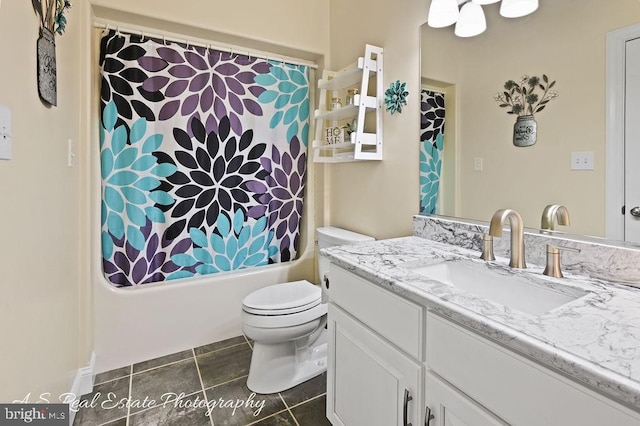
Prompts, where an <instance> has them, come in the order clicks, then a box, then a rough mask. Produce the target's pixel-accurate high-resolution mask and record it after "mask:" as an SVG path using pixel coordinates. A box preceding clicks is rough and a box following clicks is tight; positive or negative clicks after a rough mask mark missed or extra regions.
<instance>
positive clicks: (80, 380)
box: [69, 352, 96, 425]
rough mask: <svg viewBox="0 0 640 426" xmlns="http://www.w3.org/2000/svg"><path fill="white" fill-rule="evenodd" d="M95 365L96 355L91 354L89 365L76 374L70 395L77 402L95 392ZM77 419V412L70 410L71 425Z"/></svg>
mask: <svg viewBox="0 0 640 426" xmlns="http://www.w3.org/2000/svg"><path fill="white" fill-rule="evenodd" d="M95 365H96V353H95V352H91V359H90V360H89V365H87V366H86V367H82V368H79V369H78V371H77V372H76V377H75V378H74V379H73V385H72V386H71V392H70V393H71V395H73V396H74V399H75V401H78V400H79V399H80V397H81V396H82V395H86V394H88V393H91V392H93V381H94V371H95ZM72 404H73V403H72ZM75 417H76V412H75V411H74V410H69V425H73V420H74V419H75Z"/></svg>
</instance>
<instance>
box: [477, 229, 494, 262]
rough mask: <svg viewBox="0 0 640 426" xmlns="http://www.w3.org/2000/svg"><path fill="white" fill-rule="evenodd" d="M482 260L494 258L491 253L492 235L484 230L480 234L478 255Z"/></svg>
mask: <svg viewBox="0 0 640 426" xmlns="http://www.w3.org/2000/svg"><path fill="white" fill-rule="evenodd" d="M480 259H482V260H496V257H495V256H494V255H493V237H492V236H491V235H489V234H487V233H486V232H485V233H483V234H482V254H481V255H480Z"/></svg>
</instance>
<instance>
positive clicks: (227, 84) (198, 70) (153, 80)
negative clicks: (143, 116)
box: [138, 43, 269, 134]
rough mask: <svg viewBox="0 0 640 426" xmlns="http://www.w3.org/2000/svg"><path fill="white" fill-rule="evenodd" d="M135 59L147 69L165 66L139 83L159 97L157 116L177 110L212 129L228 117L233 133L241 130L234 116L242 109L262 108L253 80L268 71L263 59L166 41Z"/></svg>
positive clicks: (256, 110) (254, 112) (259, 111)
mask: <svg viewBox="0 0 640 426" xmlns="http://www.w3.org/2000/svg"><path fill="white" fill-rule="evenodd" d="M155 55H157V56H155ZM138 62H139V64H140V66H141V67H142V68H144V69H146V70H155V69H156V68H160V67H167V69H166V73H161V74H159V75H154V76H153V77H149V78H148V79H146V80H145V81H144V82H143V83H142V86H141V87H142V89H143V90H145V91H147V92H149V93H157V94H158V95H157V97H158V98H161V97H162V98H164V99H163V101H164V102H165V103H164V105H163V106H162V108H161V109H160V112H159V115H158V119H159V120H168V119H170V118H172V117H173V116H175V115H176V114H180V115H181V116H183V117H189V118H191V119H194V118H197V119H199V120H200V121H202V122H203V123H204V124H205V128H206V130H207V132H211V131H217V130H218V123H219V122H220V120H222V118H223V117H228V119H229V122H230V123H231V128H232V129H233V131H234V132H235V133H237V134H240V133H241V131H242V125H241V123H240V118H239V117H241V116H242V115H243V114H245V113H249V114H252V115H255V116H261V115H262V107H261V106H260V104H259V103H258V102H256V101H255V99H256V98H257V97H258V96H260V94H262V92H264V91H265V89H264V88H263V87H261V86H259V85H257V84H255V83H254V79H255V77H256V76H257V75H259V74H265V73H268V72H269V64H268V63H266V62H265V61H264V60H259V59H257V58H249V57H247V56H241V55H231V54H230V53H224V52H219V51H210V50H208V49H205V48H200V47H190V48H189V49H188V50H185V49H184V48H182V47H179V46H177V45H174V44H172V43H169V44H168V45H166V46H160V47H158V48H157V49H155V51H154V52H153V53H152V54H149V55H147V56H144V57H141V58H139V59H138Z"/></svg>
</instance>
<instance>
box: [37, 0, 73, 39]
mask: <svg viewBox="0 0 640 426" xmlns="http://www.w3.org/2000/svg"><path fill="white" fill-rule="evenodd" d="M31 4H32V5H33V9H34V10H35V11H36V13H37V14H38V16H39V17H40V27H41V28H45V29H47V30H48V31H50V32H51V33H52V34H55V33H57V34H60V35H62V33H64V30H65V28H66V27H67V18H66V17H65V16H64V14H65V13H66V11H67V10H68V9H69V8H70V7H71V2H70V1H69V0H31Z"/></svg>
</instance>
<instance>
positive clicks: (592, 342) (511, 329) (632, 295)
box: [321, 237, 640, 411]
mask: <svg viewBox="0 0 640 426" xmlns="http://www.w3.org/2000/svg"><path fill="white" fill-rule="evenodd" d="M321 253H322V255H324V256H327V257H328V258H329V259H330V260H331V261H332V262H333V263H335V264H337V265H339V266H341V267H343V268H344V269H346V270H349V271H351V272H353V273H355V274H357V275H359V276H361V277H363V278H365V279H367V280H368V281H371V282H373V283H375V284H377V285H379V286H381V287H383V288H386V289H389V290H391V291H393V292H395V293H397V294H399V295H401V296H403V297H405V298H407V299H410V300H413V301H415V302H417V303H419V304H421V305H424V306H427V307H428V308H429V309H431V310H433V311H436V312H438V313H440V314H441V315H444V316H446V317H448V318H450V319H452V320H453V321H455V322H457V323H459V324H462V325H464V326H465V327H467V328H469V329H472V330H474V331H476V332H478V333H479V334H481V335H483V336H485V337H488V338H490V339H491V340H493V341H496V342H498V343H500V344H502V345H503V346H505V347H508V348H510V349H513V350H514V351H516V352H518V353H520V354H524V355H526V356H528V357H530V358H532V359H534V360H536V361H538V362H540V363H541V364H543V365H546V366H548V367H550V368H552V369H554V370H556V371H559V372H561V373H563V374H565V375H568V376H570V377H572V378H573V379H574V380H576V381H577V382H579V383H583V384H585V385H587V386H589V387H591V388H593V389H596V390H598V391H599V392H601V393H603V394H605V395H608V396H610V397H612V398H614V399H616V400H618V401H619V402H622V403H624V404H625V405H628V406H630V407H632V408H634V409H635V410H637V411H640V290H638V289H635V288H632V287H627V286H624V285H618V284H612V283H608V282H605V281H602V280H597V279H592V278H588V277H584V276H575V275H569V274H566V273H565V277H564V278H560V279H555V278H550V277H546V276H544V275H542V270H543V268H542V267H539V266H536V265H528V268H527V269H526V270H518V269H513V268H510V267H509V266H508V263H509V261H508V259H505V258H497V259H496V261H494V262H484V261H481V260H479V259H478V253H477V252H475V251H471V250H468V249H464V248H461V247H458V246H454V245H450V244H445V243H439V242H435V241H431V240H428V239H425V238H420V237H403V238H395V239H389V240H380V241H375V242H370V243H362V244H356V245H348V246H340V247H332V248H328V249H323V250H322V252H321ZM456 257H457V258H460V257H463V258H465V259H467V260H465V261H469V259H471V261H473V262H478V263H479V265H480V266H481V267H483V268H489V269H493V270H494V271H496V272H498V273H500V274H503V275H504V274H509V275H515V276H519V277H521V278H523V279H527V280H534V281H536V283H537V284H540V283H541V282H542V283H543V284H544V285H548V286H550V287H555V288H557V289H565V290H566V291H567V292H568V293H571V292H579V293H580V294H582V292H586V293H587V294H586V295H585V296H583V297H580V298H578V299H576V300H573V301H571V302H569V303H567V304H564V305H562V306H560V307H558V308H555V309H552V310H550V311H548V312H545V313H543V314H541V315H531V314H528V313H525V312H521V311H518V310H515V309H510V308H508V307H505V306H503V305H500V304H498V303H495V302H492V301H490V300H487V299H484V298H482V297H480V296H476V295H474V294H472V293H468V292H464V291H461V290H459V289H457V288H455V287H452V286H451V285H448V284H443V283H441V282H438V281H434V280H431V279H429V278H427V277H425V276H424V275H422V274H420V273H417V272H416V271H415V268H416V267H418V266H420V265H422V264H425V265H426V264H429V263H434V261H439V260H445V259H451V258H456Z"/></svg>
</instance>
